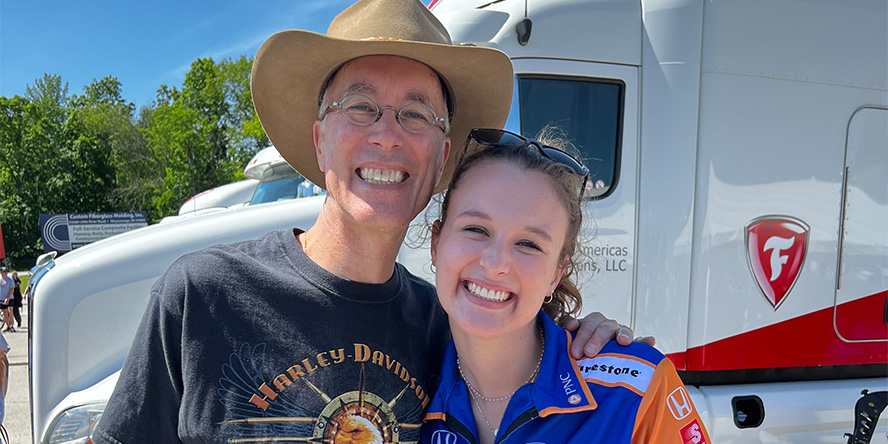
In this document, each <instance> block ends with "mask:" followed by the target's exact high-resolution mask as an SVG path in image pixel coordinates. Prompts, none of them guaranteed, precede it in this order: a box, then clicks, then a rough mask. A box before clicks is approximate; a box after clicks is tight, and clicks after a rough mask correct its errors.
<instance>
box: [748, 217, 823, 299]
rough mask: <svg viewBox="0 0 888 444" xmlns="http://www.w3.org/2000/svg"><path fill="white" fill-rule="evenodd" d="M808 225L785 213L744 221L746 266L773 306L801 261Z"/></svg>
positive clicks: (792, 281) (788, 286) (795, 276)
mask: <svg viewBox="0 0 888 444" xmlns="http://www.w3.org/2000/svg"><path fill="white" fill-rule="evenodd" d="M808 231H809V228H808V225H807V224H806V223H804V222H802V221H801V220H799V219H796V218H794V217H789V216H765V217H760V218H757V219H754V220H752V221H750V222H749V224H747V225H746V256H747V259H748V260H749V269H750V271H751V272H752V276H753V277H754V278H755V282H756V284H758V287H759V289H760V290H761V291H762V294H764V295H765V299H766V300H767V301H768V302H769V303H770V304H771V306H772V307H774V309H775V310H776V309H777V308H778V307H779V306H780V304H782V303H783V301H784V300H785V299H786V295H787V294H789V291H790V290H792V287H793V286H794V285H795V283H796V281H797V280H798V277H799V272H800V271H801V270H802V265H803V264H804V263H805V255H806V254H807V250H808Z"/></svg>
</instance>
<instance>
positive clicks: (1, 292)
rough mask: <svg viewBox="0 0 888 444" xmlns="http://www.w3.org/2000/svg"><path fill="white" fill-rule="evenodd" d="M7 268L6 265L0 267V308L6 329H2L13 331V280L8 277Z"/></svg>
mask: <svg viewBox="0 0 888 444" xmlns="http://www.w3.org/2000/svg"><path fill="white" fill-rule="evenodd" d="M8 273H9V270H7V269H6V267H0V301H2V304H0V308H2V309H3V320H4V321H5V322H6V329H4V330H3V331H8V332H15V327H13V326H12V323H13V313H12V311H13V307H14V305H15V303H14V300H15V281H14V280H13V279H12V278H11V277H9V275H8Z"/></svg>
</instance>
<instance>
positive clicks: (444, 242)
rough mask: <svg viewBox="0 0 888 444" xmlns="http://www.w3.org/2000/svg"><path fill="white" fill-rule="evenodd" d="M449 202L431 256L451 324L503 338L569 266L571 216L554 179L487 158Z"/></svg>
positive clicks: (474, 333)
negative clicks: (566, 261)
mask: <svg viewBox="0 0 888 444" xmlns="http://www.w3.org/2000/svg"><path fill="white" fill-rule="evenodd" d="M449 199H450V202H449V205H448V207H447V215H446V217H445V218H444V223H443V224H442V223H440V222H436V223H435V229H434V230H433V231H434V233H433V236H432V261H433V263H434V264H435V267H436V272H435V273H436V287H437V291H438V298H439V300H440V301H441V305H442V306H443V307H444V310H445V311H447V314H448V315H449V316H450V322H451V328H452V329H454V330H455V333H458V332H459V331H460V330H461V331H462V332H464V333H466V334H469V335H471V336H475V337H479V338H497V337H502V336H505V335H507V334H508V333H510V332H514V331H517V330H518V329H520V328H521V327H523V326H526V325H527V324H528V323H530V322H532V321H533V319H534V318H535V316H536V314H537V312H538V311H539V310H540V307H541V306H542V304H543V299H544V298H545V297H546V296H547V295H549V294H550V293H552V291H553V290H554V289H555V287H556V285H557V284H558V281H559V280H560V278H561V275H562V271H563V268H562V264H563V261H564V258H563V257H561V250H562V247H563V245H564V240H565V237H566V235H567V229H568V213H567V209H566V208H565V206H564V204H563V203H562V202H561V199H560V198H559V196H558V195H557V194H556V192H555V190H554V188H553V186H552V184H551V181H550V179H549V178H548V177H547V176H546V175H544V174H543V173H540V172H537V171H527V170H524V169H522V168H520V167H518V166H516V165H514V164H512V163H510V162H509V161H506V160H501V159H497V160H484V161H482V162H480V163H479V164H477V165H475V166H473V167H472V169H471V170H469V171H467V172H466V173H465V174H464V176H463V177H462V179H461V180H460V182H459V184H458V186H457V188H456V189H454V190H452V192H451V195H450V196H449Z"/></svg>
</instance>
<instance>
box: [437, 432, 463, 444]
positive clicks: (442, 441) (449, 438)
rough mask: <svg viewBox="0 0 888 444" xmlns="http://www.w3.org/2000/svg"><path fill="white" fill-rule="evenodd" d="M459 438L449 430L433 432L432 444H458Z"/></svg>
mask: <svg viewBox="0 0 888 444" xmlns="http://www.w3.org/2000/svg"><path fill="white" fill-rule="evenodd" d="M457 441H459V438H458V437H457V436H456V434H455V433H453V432H451V431H448V430H435V431H434V432H432V444H456V443H457Z"/></svg>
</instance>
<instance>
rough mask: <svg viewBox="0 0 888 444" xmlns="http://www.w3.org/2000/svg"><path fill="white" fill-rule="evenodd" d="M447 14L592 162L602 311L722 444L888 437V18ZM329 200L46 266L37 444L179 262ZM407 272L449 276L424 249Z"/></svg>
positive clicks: (101, 387) (512, 9) (76, 400)
mask: <svg viewBox="0 0 888 444" xmlns="http://www.w3.org/2000/svg"><path fill="white" fill-rule="evenodd" d="M430 8H431V10H432V12H433V13H434V14H435V15H436V16H437V17H439V18H440V19H441V21H442V22H443V23H444V24H445V26H446V27H447V28H448V30H449V31H450V33H451V36H452V37H453V39H454V41H458V42H461V43H463V44H473V45H484V46H491V47H495V48H499V49H501V50H503V51H505V52H506V53H507V54H509V56H510V57H511V58H512V61H513V64H514V66H515V72H516V76H515V98H514V106H513V112H512V116H511V120H510V123H509V125H508V127H509V129H512V130H516V131H520V132H522V133H524V134H527V135H533V134H534V133H535V132H536V131H538V130H539V129H540V128H542V127H543V126H546V125H549V124H555V125H557V126H559V127H560V128H562V129H563V130H564V131H565V132H566V134H567V135H568V137H569V138H570V139H571V140H572V141H573V142H574V143H575V144H576V145H577V146H578V147H579V148H580V149H581V150H582V151H583V153H584V156H585V158H586V160H587V164H588V166H589V167H590V169H591V171H592V175H593V178H592V179H591V180H590V189H589V192H588V193H587V194H588V195H590V196H591V199H590V200H589V201H588V202H586V203H585V204H584V205H585V208H586V210H587V211H588V212H587V214H588V217H589V218H590V219H591V220H592V221H593V223H592V224H590V227H589V229H588V230H587V231H586V232H585V233H584V236H583V237H584V239H583V241H584V246H583V251H584V252H585V253H586V258H585V259H584V260H583V261H582V264H581V268H582V269H583V270H584V273H583V274H581V276H580V277H581V281H582V291H583V295H584V300H585V301H584V306H585V307H586V309H587V310H597V311H602V312H604V313H606V314H607V315H608V316H610V317H615V318H616V319H618V320H619V321H620V322H623V323H626V324H630V325H632V326H633V328H634V329H635V331H636V332H637V333H638V334H650V335H654V336H656V338H657V345H658V348H660V349H661V350H662V351H663V352H664V353H666V354H667V355H668V356H669V357H670V358H671V359H672V360H673V361H674V363H675V365H676V367H677V368H678V369H679V370H680V373H681V374H682V376H683V378H684V380H685V381H686V383H687V385H688V389H689V390H688V391H689V392H690V395H691V397H692V399H693V401H694V403H695V404H696V406H697V408H698V409H699V410H700V412H701V414H702V415H703V419H704V422H705V424H706V427H707V429H708V430H709V433H710V437H711V438H712V440H713V442H714V443H799V444H810V443H842V444H846V443H854V444H858V443H867V442H872V443H885V442H888V437H886V432H888V418H885V417H880V416H879V415H880V413H881V411H882V409H883V408H884V406H885V404H886V403H888V2H886V0H853V1H850V0H807V1H803V0H767V1H765V0H656V1H654V0H594V1H590V0H498V1H489V0H440V1H433V2H432V4H431V5H430ZM477 75H479V76H483V75H484V72H483V70H481V71H479V72H478V73H477ZM322 201H323V197H314V198H307V199H295V200H291V201H289V202H285V203H275V204H266V205H255V206H249V207H246V208H242V209H238V210H232V211H224V212H220V213H216V214H211V215H206V216H199V217H194V218H191V219H189V220H187V221H181V222H176V223H171V224H164V225H158V226H150V227H147V228H144V229H141V230H136V231H133V232H129V233H125V234H123V235H119V236H116V237H114V238H110V239H106V240H104V241H101V242H98V243H96V244H94V245H90V246H87V247H85V248H82V249H80V250H77V251H74V252H71V253H69V254H66V255H64V256H62V257H59V258H56V259H55V260H54V261H50V260H48V259H47V260H46V263H45V264H43V265H44V267H43V268H42V269H41V270H40V271H39V272H38V273H37V274H35V278H34V281H36V285H35V286H34V288H33V289H32V303H31V310H32V313H31V318H30V319H31V321H32V325H31V334H32V350H31V360H30V363H31V377H32V381H31V382H32V385H31V387H32V418H33V430H34V436H35V441H36V442H39V443H80V442H85V440H86V439H87V437H88V434H89V431H90V427H91V424H93V423H94V422H95V420H97V419H98V418H99V417H100V416H101V410H102V408H103V405H104V402H105V400H107V398H108V396H109V395H110V393H111V390H112V388H113V386H114V383H115V381H116V379H117V375H118V372H119V370H120V368H121V365H122V363H123V360H124V358H125V357H126V353H127V351H128V349H129V347H130V343H131V341H132V338H133V335H134V332H135V329H136V326H137V324H138V322H139V319H140V317H141V315H142V311H143V309H144V307H145V304H146V301H147V297H148V289H149V287H150V285H151V284H152V283H153V282H154V280H155V279H156V278H157V277H158V276H159V275H160V274H161V273H162V272H163V270H164V269H165V268H166V267H167V266H168V265H169V264H170V263H171V262H172V261H173V260H174V259H175V258H177V257H178V256H180V255H181V254H183V253H185V252H188V251H191V250H194V249H197V248H201V247H204V246H207V245H211V244H215V243H220V242H231V241H236V240H241V239H248V238H255V237H258V236H260V235H261V234H263V233H265V232H267V231H269V230H273V229H285V228H290V227H294V226H298V227H302V228H308V227H310V226H311V225H312V224H313V223H314V221H315V218H316V216H317V213H318V211H319V208H320V206H321V203H322ZM422 221H424V217H423V215H420V217H419V218H418V221H417V222H418V224H419V223H421V222H422ZM412 234H413V233H411V235H409V236H408V239H414V238H415V236H413V235H412ZM399 260H400V261H401V262H402V263H404V264H406V265H407V266H408V267H409V268H410V269H411V271H413V272H414V273H416V274H419V275H421V276H424V277H427V278H430V277H431V272H430V267H429V254H428V251H427V249H426V248H423V247H419V248H409V247H404V248H402V250H401V255H400V258H399ZM858 401H860V402H858ZM846 434H847V435H846Z"/></svg>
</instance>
